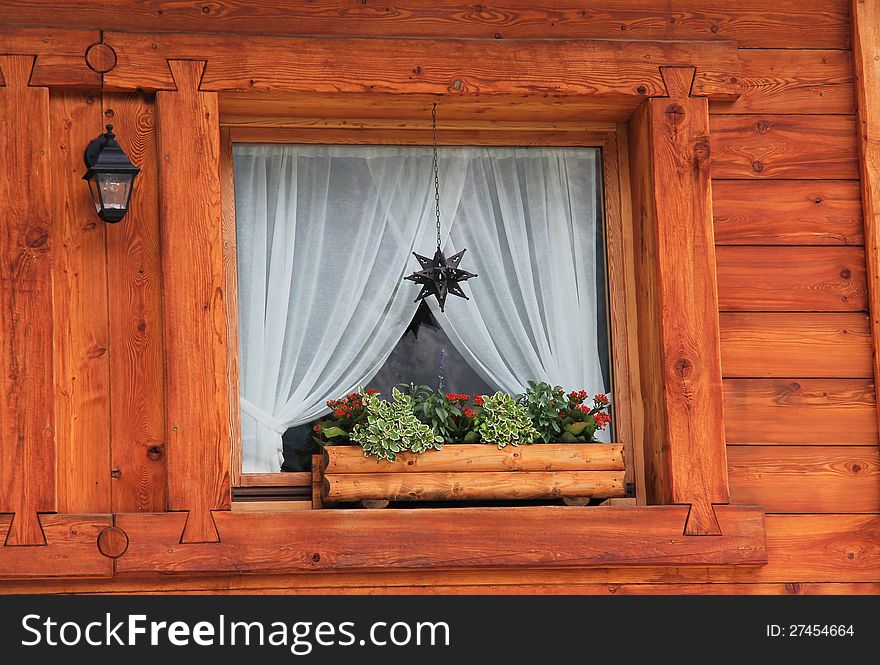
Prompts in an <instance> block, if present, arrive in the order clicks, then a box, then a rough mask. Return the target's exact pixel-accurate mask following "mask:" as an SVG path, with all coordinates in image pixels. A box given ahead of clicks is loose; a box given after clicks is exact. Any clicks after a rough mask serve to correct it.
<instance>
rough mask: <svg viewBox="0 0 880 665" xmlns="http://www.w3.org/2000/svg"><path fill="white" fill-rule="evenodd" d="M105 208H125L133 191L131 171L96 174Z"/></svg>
mask: <svg viewBox="0 0 880 665" xmlns="http://www.w3.org/2000/svg"><path fill="white" fill-rule="evenodd" d="M95 179H96V180H97V181H98V183H97V184H98V189H99V190H100V194H101V202H102V205H103V208H104V209H105V210H125V208H126V207H127V206H128V196H129V193H130V192H131V181H132V175H131V174H130V173H99V174H97V175H96V176H95Z"/></svg>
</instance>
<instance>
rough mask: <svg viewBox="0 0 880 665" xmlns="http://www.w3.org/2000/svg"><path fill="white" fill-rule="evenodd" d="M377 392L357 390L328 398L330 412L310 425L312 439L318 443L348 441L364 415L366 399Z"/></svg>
mask: <svg viewBox="0 0 880 665" xmlns="http://www.w3.org/2000/svg"><path fill="white" fill-rule="evenodd" d="M377 394H378V391H377V390H368V391H366V392H363V391H359V392H354V393H349V394H348V395H346V396H345V397H342V398H340V399H331V400H328V402H327V407H328V408H329V409H330V413H329V414H328V415H327V416H325V417H324V418H322V419H321V420H319V421H318V422H317V423H315V425H314V426H313V427H312V440H313V441H314V442H315V443H317V444H320V445H327V444H339V443H350V442H351V438H350V437H351V432H352V430H353V429H354V427H355V425H357V424H358V423H360V422H363V420H364V417H365V415H366V410H367V404H366V401H367V399H368V398H369V397H370V396H371V395H377Z"/></svg>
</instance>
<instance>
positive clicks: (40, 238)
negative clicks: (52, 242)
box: [24, 226, 49, 249]
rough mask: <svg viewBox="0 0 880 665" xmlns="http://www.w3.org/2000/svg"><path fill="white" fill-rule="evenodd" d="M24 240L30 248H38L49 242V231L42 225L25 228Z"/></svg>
mask: <svg viewBox="0 0 880 665" xmlns="http://www.w3.org/2000/svg"><path fill="white" fill-rule="evenodd" d="M24 242H25V244H26V245H27V246H28V247H30V248H31V249H40V248H42V247H45V245H46V243H47V242H49V232H48V231H47V230H46V229H44V228H43V227H42V226H34V227H32V228H29V229H28V230H27V233H26V234H25V238H24Z"/></svg>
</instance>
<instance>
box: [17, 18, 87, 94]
mask: <svg viewBox="0 0 880 665" xmlns="http://www.w3.org/2000/svg"><path fill="white" fill-rule="evenodd" d="M0 4H2V3H0ZM20 9H21V5H16V6H15V7H14V8H12V9H10V10H9V11H0V16H3V23H4V25H10V24H11V23H12V22H13V21H8V20H7V19H8V18H12V16H16V15H18V13H19V10H20ZM34 25H45V24H44V23H41V22H38V23H35V24H34ZM57 27H59V28H68V27H71V26H67V25H59V26H57ZM92 27H93V28H98V27H99V26H92ZM100 41H101V33H100V32H99V31H98V30H97V29H96V30H57V29H47V28H13V27H2V28H0V55H35V56H37V60H36V62H35V63H34V69H33V72H32V73H31V77H30V81H29V83H30V85H32V86H46V87H50V86H57V87H68V88H100V87H101V75H100V74H98V73H97V72H95V71H92V70H91V69H90V68H89V66H88V65H87V64H86V59H85V55H86V50H88V48H89V46H91V45H92V44H96V43H98V42H100ZM0 77H2V75H0ZM0 84H2V78H0Z"/></svg>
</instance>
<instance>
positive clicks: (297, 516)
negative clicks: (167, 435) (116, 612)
mask: <svg viewBox="0 0 880 665" xmlns="http://www.w3.org/2000/svg"><path fill="white" fill-rule="evenodd" d="M687 512H688V509H687V507H686V506H652V507H635V508H632V507H627V508H614V507H607V508H606V507H591V508H568V507H562V506H558V507H541V508H472V509H468V510H455V509H448V510H443V509H436V508H435V509H430V508H427V509H408V510H395V509H388V510H375V511H374V510H303V511H296V512H294V513H287V514H284V513H238V512H229V511H222V512H217V513H215V520H216V523H217V529H218V531H219V533H220V542H219V543H204V544H190V545H182V544H180V543H179V538H180V531H181V529H182V527H183V522H184V520H185V516H184V515H181V514H179V513H164V514H149V515H146V514H144V515H135V514H127V515H120V516H117V526H119V527H120V528H122V529H123V530H124V531H125V532H126V533H127V534H128V536H129V541H130V542H129V548H128V551H127V552H126V554H125V556H123V557H120V558H119V559H118V560H117V570H118V572H119V573H120V574H123V573H124V574H142V573H144V572H150V573H156V572H161V573H187V572H197V571H198V572H222V571H230V570H235V571H237V572H243V571H252V572H261V571H269V570H271V571H274V572H281V571H291V572H293V571H297V570H312V571H319V570H330V569H335V570H345V569H374V570H378V569H382V568H395V569H431V568H441V569H443V568H455V567H456V566H466V567H469V568H486V569H492V568H505V567H509V566H516V567H526V568H527V567H530V566H532V567H552V568H566V567H583V566H591V565H592V566H595V565H605V566H607V565H609V564H612V563H613V564H614V565H623V566H626V565H651V564H652V563H657V562H664V563H666V564H669V565H685V566H687V565H698V564H703V565H707V564H722V563H726V564H741V565H760V564H761V563H763V561H764V560H765V551H764V515H763V513H762V512H761V511H760V510H758V509H755V508H753V507H738V506H718V508H717V514H718V521H719V524H720V525H721V527H722V533H723V534H724V535H723V536H716V537H712V538H706V537H702V536H687V535H682V532H683V530H684V525H685V521H686V517H687ZM487 529H491V531H492V534H493V538H492V539H487V538H486V537H485V534H486V530H487Z"/></svg>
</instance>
